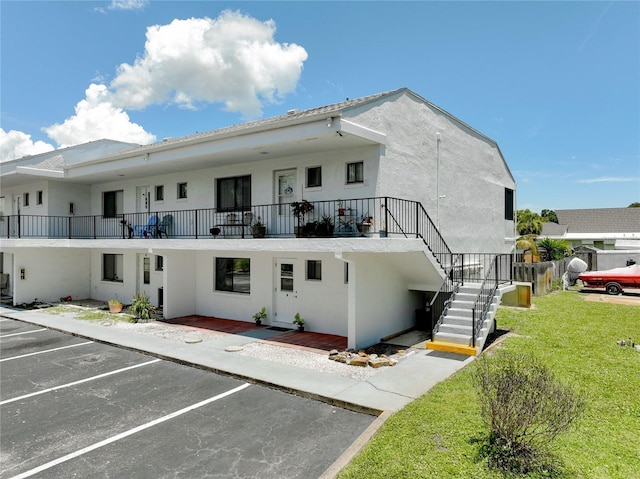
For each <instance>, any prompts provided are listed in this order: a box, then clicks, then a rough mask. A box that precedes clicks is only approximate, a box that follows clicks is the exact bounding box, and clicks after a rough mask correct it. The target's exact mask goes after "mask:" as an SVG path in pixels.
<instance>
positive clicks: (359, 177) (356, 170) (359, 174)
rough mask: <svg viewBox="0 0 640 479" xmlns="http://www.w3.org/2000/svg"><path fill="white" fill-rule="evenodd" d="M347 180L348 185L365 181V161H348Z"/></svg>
mask: <svg viewBox="0 0 640 479" xmlns="http://www.w3.org/2000/svg"><path fill="white" fill-rule="evenodd" d="M352 170H353V171H352ZM345 180H346V184H347V185H357V184H362V183H364V161H353V162H350V163H347V165H346V177H345Z"/></svg>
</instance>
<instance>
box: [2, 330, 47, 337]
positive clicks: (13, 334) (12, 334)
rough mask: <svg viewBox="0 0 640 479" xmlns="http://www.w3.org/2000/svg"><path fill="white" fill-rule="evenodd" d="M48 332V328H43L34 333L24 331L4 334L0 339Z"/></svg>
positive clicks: (33, 331)
mask: <svg viewBox="0 0 640 479" xmlns="http://www.w3.org/2000/svg"><path fill="white" fill-rule="evenodd" d="M46 330H47V328H42V329H34V330H32V331H24V332H22V333H11V334H3V335H2V336H0V339H2V338H8V337H9V336H20V335H21V334H31V333H37V332H39V331H46Z"/></svg>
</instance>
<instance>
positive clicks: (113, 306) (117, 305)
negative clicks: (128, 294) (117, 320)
mask: <svg viewBox="0 0 640 479" xmlns="http://www.w3.org/2000/svg"><path fill="white" fill-rule="evenodd" d="M109 311H110V312H112V313H120V312H121V311H122V303H121V302H120V301H118V300H117V299H110V300H109Z"/></svg>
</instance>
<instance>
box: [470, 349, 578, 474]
mask: <svg viewBox="0 0 640 479" xmlns="http://www.w3.org/2000/svg"><path fill="white" fill-rule="evenodd" d="M473 379H474V383H475V385H476V387H477V390H478V394H479V402H480V409H481V416H482V419H483V421H484V422H485V424H486V425H487V426H488V428H489V433H488V436H487V437H486V438H483V439H482V440H480V441H478V442H480V455H481V456H482V457H486V458H487V460H488V463H489V466H490V467H492V468H496V469H498V470H500V471H502V472H503V473H505V474H506V473H517V474H526V473H530V472H541V471H544V470H548V469H554V465H553V456H552V455H551V454H550V450H549V443H550V442H551V441H553V440H554V439H555V438H556V437H557V436H558V435H559V434H560V433H562V432H564V431H566V430H567V429H568V428H569V426H570V424H571V423H572V422H573V421H574V420H575V419H576V418H577V417H578V415H579V414H580V412H581V411H582V409H583V404H584V403H583V401H582V398H580V397H579V396H578V395H577V394H576V393H575V392H574V391H573V390H572V389H571V388H569V387H567V386H565V385H563V384H561V383H559V382H558V381H557V380H556V378H555V377H554V375H553V373H552V372H551V371H550V370H549V369H548V368H547V367H545V366H544V365H543V364H542V363H540V362H539V361H537V360H536V359H534V358H532V357H530V356H525V355H515V354H510V353H506V352H502V354H497V355H496V356H493V357H486V356H483V357H482V358H481V359H479V360H478V361H477V367H476V369H475V371H474V374H473Z"/></svg>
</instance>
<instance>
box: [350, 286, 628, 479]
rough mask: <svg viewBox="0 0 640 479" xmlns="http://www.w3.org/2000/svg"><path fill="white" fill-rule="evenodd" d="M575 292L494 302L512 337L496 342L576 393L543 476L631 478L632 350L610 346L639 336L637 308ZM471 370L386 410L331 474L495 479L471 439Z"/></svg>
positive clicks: (475, 409) (474, 407)
mask: <svg viewBox="0 0 640 479" xmlns="http://www.w3.org/2000/svg"><path fill="white" fill-rule="evenodd" d="M584 298H585V295H584V294H581V293H576V292H559V293H554V294H551V295H549V296H545V297H536V298H534V308H533V309H531V310H526V311H525V310H516V309H506V308H501V309H500V310H499V312H498V316H497V321H498V327H499V328H500V329H508V330H510V332H511V333H510V334H509V336H508V337H507V338H506V339H505V340H504V341H503V342H502V343H500V345H498V346H497V347H502V348H506V349H508V350H509V351H515V352H521V353H527V354H531V355H532V356H535V357H537V358H539V359H541V360H542V361H543V362H544V364H546V365H547V366H548V367H549V368H550V369H551V370H552V371H553V372H554V373H555V375H556V376H557V377H558V378H559V379H560V380H562V381H563V382H565V383H569V384H572V385H573V386H575V387H576V388H577V390H578V391H579V392H580V393H581V394H582V396H583V397H584V398H585V402H586V408H585V411H584V413H583V414H582V415H581V416H580V417H579V418H578V420H577V421H576V422H575V423H574V424H573V427H572V428H571V430H570V431H569V432H568V433H566V434H564V435H561V436H560V437H559V438H558V439H557V441H556V442H555V443H554V444H555V447H554V452H555V454H556V455H557V457H558V459H559V460H560V461H561V463H562V468H561V469H560V470H559V471H556V473H555V474H554V475H551V476H545V477H558V478H585V479H586V478H589V479H594V478H603V479H604V478H607V479H610V478H620V479H628V478H640V352H639V351H637V350H636V349H634V348H631V347H621V346H619V345H617V344H616V341H618V340H620V339H625V340H627V339H628V338H629V337H632V338H633V339H634V340H635V341H636V342H640V307H639V306H629V305H618V304H610V303H605V302H586V301H584ZM490 353H491V351H489V353H487V352H485V353H483V354H490ZM474 367H475V363H471V364H470V365H469V366H468V367H467V368H465V369H463V370H461V371H459V372H458V373H457V374H455V375H454V376H452V377H451V378H449V379H448V380H447V381H444V382H442V383H440V384H438V385H437V386H436V387H434V388H433V389H432V390H431V391H429V393H427V394H425V395H424V396H422V397H421V398H419V399H417V400H415V401H414V402H413V403H411V404H409V405H408V406H407V407H405V408H404V409H402V410H401V411H398V412H397V413H396V414H394V415H393V416H392V417H391V418H390V419H389V420H388V421H387V422H386V423H385V424H384V426H383V427H382V428H380V430H379V431H378V433H377V434H376V435H375V437H374V438H373V440H372V441H371V442H370V443H369V444H367V446H366V447H365V448H364V449H363V451H362V452H361V453H360V454H359V455H358V456H357V457H356V458H355V459H354V460H353V461H352V462H351V464H349V466H348V467H346V468H345V469H343V470H342V471H341V472H340V474H339V476H338V477H339V478H340V479H347V478H353V479H356V478H357V479H362V478H367V479H371V478H385V479H392V478H404V477H406V478H461V479H462V478H464V479H469V478H474V479H482V478H502V477H503V476H502V475H501V474H499V473H497V472H493V471H490V470H489V469H488V468H487V467H486V464H485V462H484V461H482V460H479V459H477V456H476V452H477V449H476V445H475V444H474V443H473V442H472V439H473V438H474V437H476V438H478V437H481V436H483V435H484V434H485V433H486V431H485V428H484V426H483V423H482V421H481V419H480V416H479V406H478V403H477V399H476V392H475V389H474V388H473V386H472V384H471V375H470V372H471V371H472V369H473V368H474ZM527 477H541V476H533V475H530V476H527Z"/></svg>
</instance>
